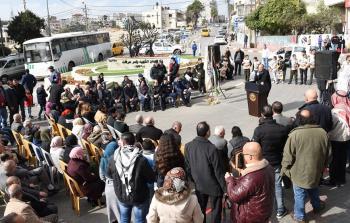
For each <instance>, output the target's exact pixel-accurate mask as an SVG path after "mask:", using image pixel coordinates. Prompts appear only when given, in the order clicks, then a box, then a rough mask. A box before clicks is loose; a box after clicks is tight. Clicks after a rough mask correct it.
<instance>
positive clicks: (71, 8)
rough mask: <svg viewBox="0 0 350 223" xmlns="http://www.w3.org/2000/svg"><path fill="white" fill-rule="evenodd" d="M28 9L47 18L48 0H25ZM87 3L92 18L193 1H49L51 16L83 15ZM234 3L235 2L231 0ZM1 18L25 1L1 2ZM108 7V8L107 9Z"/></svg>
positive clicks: (220, 4) (220, 1) (222, 4)
mask: <svg viewBox="0 0 350 223" xmlns="http://www.w3.org/2000/svg"><path fill="white" fill-rule="evenodd" d="M25 1H26V4H27V9H29V10H31V11H33V12H34V13H36V14H38V15H39V16H42V17H44V16H47V10H46V0H25ZM83 1H85V2H86V5H87V8H88V14H89V16H91V17H96V16H98V15H103V14H107V15H112V14H113V13H114V12H139V13H141V12H142V11H147V10H150V9H152V5H154V4H155V3H156V2H159V3H162V4H163V5H166V6H169V7H170V8H172V9H182V10H185V9H186V7H187V5H189V4H190V3H191V2H192V1H193V0H137V1H135V0H48V2H49V11H50V15H52V16H57V17H58V18H68V17H70V16H71V15H72V14H74V13H82V12H83V10H82V8H83V4H82V2H83ZM217 1H218V8H219V14H224V15H226V13H225V12H226V9H227V7H226V4H225V2H226V0H217ZM231 1H233V0H231ZM0 6H1V7H0V18H1V19H2V20H8V19H9V18H10V16H11V11H13V13H14V15H16V14H17V13H18V12H19V11H21V10H23V0H0ZM105 6H107V7H105Z"/></svg>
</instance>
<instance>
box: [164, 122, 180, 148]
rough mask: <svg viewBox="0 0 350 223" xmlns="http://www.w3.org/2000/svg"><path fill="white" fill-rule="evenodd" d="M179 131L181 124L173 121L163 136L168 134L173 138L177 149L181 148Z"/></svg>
mask: <svg viewBox="0 0 350 223" xmlns="http://www.w3.org/2000/svg"><path fill="white" fill-rule="evenodd" d="M181 130H182V124H181V122H179V121H175V122H174V123H173V125H172V126H171V129H168V130H165V131H164V134H169V135H171V136H172V137H173V138H174V140H175V143H176V145H177V146H178V147H179V148H180V146H181V135H180V132H181Z"/></svg>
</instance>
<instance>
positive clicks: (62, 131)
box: [57, 124, 72, 140]
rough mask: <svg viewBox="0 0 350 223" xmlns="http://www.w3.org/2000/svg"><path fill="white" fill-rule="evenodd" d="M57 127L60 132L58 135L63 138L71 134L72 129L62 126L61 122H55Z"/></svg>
mask: <svg viewBox="0 0 350 223" xmlns="http://www.w3.org/2000/svg"><path fill="white" fill-rule="evenodd" d="M57 128H58V132H59V133H60V136H61V137H62V139H64V140H65V139H66V138H67V136H69V135H71V134H72V131H70V130H69V129H67V128H66V127H64V126H63V125H61V124H57Z"/></svg>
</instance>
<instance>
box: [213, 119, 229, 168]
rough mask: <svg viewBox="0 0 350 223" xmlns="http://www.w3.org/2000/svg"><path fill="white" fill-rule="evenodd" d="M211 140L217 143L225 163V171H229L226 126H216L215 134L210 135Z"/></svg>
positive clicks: (222, 160) (216, 145)
mask: <svg viewBox="0 0 350 223" xmlns="http://www.w3.org/2000/svg"><path fill="white" fill-rule="evenodd" d="M209 141H210V142H211V143H213V144H214V145H215V147H216V148H217V149H218V151H219V155H220V159H221V162H222V163H223V165H222V166H223V167H224V171H228V168H229V165H228V157H227V151H228V149H227V140H226V139H225V128H224V126H222V125H219V126H215V129H214V135H212V136H210V137H209Z"/></svg>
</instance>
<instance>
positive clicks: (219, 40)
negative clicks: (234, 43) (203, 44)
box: [214, 35, 227, 45]
mask: <svg viewBox="0 0 350 223" xmlns="http://www.w3.org/2000/svg"><path fill="white" fill-rule="evenodd" d="M214 44H218V45H226V44H227V42H226V40H225V36H223V35H218V36H215V38H214Z"/></svg>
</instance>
